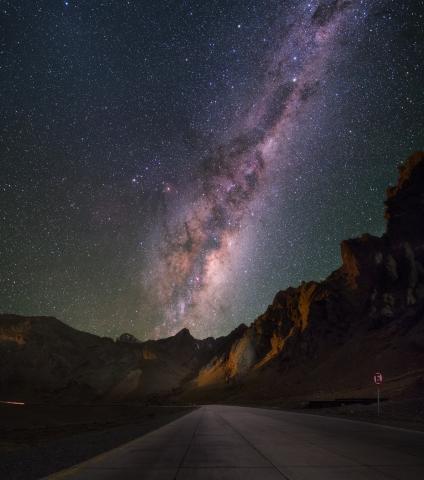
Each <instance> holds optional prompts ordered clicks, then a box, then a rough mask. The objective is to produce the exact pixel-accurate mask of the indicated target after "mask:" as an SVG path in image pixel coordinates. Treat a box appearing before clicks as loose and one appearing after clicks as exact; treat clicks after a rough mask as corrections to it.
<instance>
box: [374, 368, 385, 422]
mask: <svg viewBox="0 0 424 480" xmlns="http://www.w3.org/2000/svg"><path fill="white" fill-rule="evenodd" d="M374 383H375V384H376V385H377V415H378V416H380V385H382V383H383V374H382V373H381V372H375V374H374Z"/></svg>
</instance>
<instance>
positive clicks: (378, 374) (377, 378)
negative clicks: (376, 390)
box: [374, 372, 383, 385]
mask: <svg viewBox="0 0 424 480" xmlns="http://www.w3.org/2000/svg"><path fill="white" fill-rule="evenodd" d="M374 383H375V384H376V385H381V384H382V383H383V374H382V373H381V372H376V373H375V375H374Z"/></svg>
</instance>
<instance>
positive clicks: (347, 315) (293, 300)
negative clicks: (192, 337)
mask: <svg viewBox="0 0 424 480" xmlns="http://www.w3.org/2000/svg"><path fill="white" fill-rule="evenodd" d="M385 216H386V219H387V232H386V233H385V234H384V235H383V236H382V237H381V238H378V237H374V236H371V235H367V234H366V235H363V236H362V237H360V238H355V239H351V240H346V241H343V242H342V244H341V256H342V262H343V263H342V266H341V267H340V268H339V269H338V270H336V271H335V272H333V273H332V274H331V275H330V276H329V277H328V278H327V279H326V280H325V281H323V282H320V283H317V282H308V283H303V284H302V285H300V286H299V287H297V288H289V289H287V290H285V291H280V292H278V293H277V295H276V296H275V298H274V301H273V303H272V304H271V305H270V306H269V307H268V309H267V311H266V312H265V313H264V314H263V315H261V316H260V317H259V318H257V319H256V320H255V321H254V322H253V323H252V325H251V326H250V327H249V328H248V329H246V330H245V332H244V334H243V336H242V337H241V338H240V339H239V340H237V341H236V342H234V343H233V344H232V346H231V348H230V350H229V351H228V352H226V353H225V354H223V355H220V356H215V357H214V358H213V359H212V360H211V361H210V362H209V363H208V364H207V365H205V366H204V367H203V368H202V369H201V370H200V372H199V374H198V376H197V378H196V379H195V380H194V381H193V382H191V384H190V385H189V386H188V389H187V393H186V395H187V396H188V397H190V398H198V399H201V400H206V399H208V398H215V397H217V398H221V397H224V398H227V399H233V400H235V401H238V400H248V399H250V400H284V399H287V398H315V397H318V398H332V397H335V396H361V395H370V394H373V391H374V386H373V384H372V376H373V373H374V372H375V371H376V370H382V371H383V372H384V374H385V377H386V383H385V392H386V393H387V394H388V395H391V396H396V395H402V394H408V392H409V394H413V392H416V393H417V392H418V391H422V392H423V393H424V267H423V266H424V227H423V225H424V154H423V153H422V152H421V153H416V154H415V155H413V156H412V157H411V158H409V160H408V161H407V162H406V163H405V164H404V165H403V166H402V167H400V176H399V181H398V184H397V186H395V187H392V188H389V189H388V191H387V201H386V212H385Z"/></svg>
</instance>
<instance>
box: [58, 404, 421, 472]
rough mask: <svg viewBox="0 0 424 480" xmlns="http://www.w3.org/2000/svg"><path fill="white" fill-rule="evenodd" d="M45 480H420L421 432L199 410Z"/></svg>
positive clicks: (259, 412)
mask: <svg viewBox="0 0 424 480" xmlns="http://www.w3.org/2000/svg"><path fill="white" fill-rule="evenodd" d="M49 478H50V479H59V478H64V479H72V480H83V479H84V480H86V479H87V480H88V479H90V480H98V479H102V480H103V479H115V478H116V479H122V480H124V479H128V480H132V479H143V480H144V479H155V480H162V479H163V480H174V479H177V480H182V479H184V480H190V479H217V480H218V479H219V480H221V479H231V480H237V479H243V480H256V479H258V480H274V479H290V480H309V479H314V480H315V479H325V480H350V479H355V480H362V479H364V480H365V479H366V480H383V479H400V480H422V479H423V478H424V433H421V432H414V431H408V430H401V429H394V428H390V427H384V426H380V425H373V424H368V423H361V422H354V421H349V420H342V419H336V418H329V417H320V416H315V415H305V414H297V413H288V412H281V411H274V410H266V409H259V408H245V407H229V406H219V405H217V406H205V407H202V408H200V409H198V410H196V411H194V412H192V413H190V414H189V415H186V416H184V417H182V418H180V419H178V420H176V421H175V422H173V423H170V424H168V425H166V426H164V427H162V428H160V429H159V430H156V431H154V432H152V433H149V434H147V435H145V436H144V437H141V438H139V439H137V440H134V441H132V442H131V443H128V444H126V445H124V446H122V447H120V448H118V449H115V450H112V451H111V452H108V453H105V454H103V455H101V456H99V457H96V458H94V459H92V460H89V461H88V462H85V463H83V464H80V465H77V466H75V467H74V468H72V469H69V470H66V471H63V472H59V473H57V474H55V475H52V476H51V477H49Z"/></svg>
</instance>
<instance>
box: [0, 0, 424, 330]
mask: <svg viewBox="0 0 424 480" xmlns="http://www.w3.org/2000/svg"><path fill="white" fill-rule="evenodd" d="M0 19H1V20H0V35H1V45H0V99H1V111H0V152H1V153H0V159H1V174H0V311H2V312H11V313H18V314H25V315H53V316H56V317H57V318H60V319H62V320H64V321H65V322H67V323H69V324H70V325H72V326H74V327H76V328H80V329H83V330H87V331H90V332H94V333H97V334H99V335H106V336H116V335H119V334H120V333H122V332H130V333H132V334H134V335H136V336H138V337H139V338H141V339H145V338H148V337H151V338H152V337H158V336H164V335H169V334H174V333H175V332H176V331H178V330H180V329H181V328H182V327H185V326H187V327H189V328H190V330H191V331H192V333H193V334H194V335H196V336H198V337H205V336H208V335H214V336H215V335H223V334H227V333H228V332H229V331H230V330H231V329H232V328H234V327H235V326H237V325H238V324H239V323H241V322H245V323H250V322H251V321H253V320H254V319H255V317H256V316H257V315H258V314H260V313H262V312H263V311H264V309H265V308H266V306H267V305H268V304H269V303H271V302H272V299H273V297H274V295H275V293H276V292H277V291H278V290H281V289H284V288H286V287H288V286H290V285H291V286H296V285H297V284H299V283H300V282H301V281H302V280H312V279H314V280H320V279H323V278H325V277H326V276H327V275H328V274H329V273H330V272H331V271H332V270H334V269H335V268H337V267H338V265H339V264H340V255H339V243H340V241H341V240H342V239H345V238H349V237H352V236H357V235H359V234H361V233H363V232H370V233H373V234H377V235H380V234H382V232H383V231H384V227H385V225H384V219H383V201H384V197H385V189H386V187H387V185H388V184H390V183H393V182H395V180H396V177H397V171H396V167H397V165H398V164H399V163H400V162H401V161H403V160H404V159H405V158H406V157H407V156H408V155H409V154H410V153H411V152H413V151H414V150H417V149H422V148H423V147H424V129H423V123H424V122H423V120H424V113H423V112H424V94H423V86H424V82H423V79H424V74H423V63H424V38H423V22H424V3H423V2H422V1H412V0H393V1H387V0H382V1H371V0H352V1H349V0H338V1H334V0H331V1H321V0H310V1H303V0H293V1H283V0H278V1H277V0H242V1H238V0H207V1H206V0H201V1H194V0H180V1H177V0H175V1H165V0H155V1H150V0H149V1H145V0H138V1H136V0H134V1H123V0H114V1H97V0H90V1H77V0H74V1H73V0H69V1H59V0H58V1H53V0H45V1H34V0H32V1H25V0H17V1H16V0H13V1H7V0H6V1H5V0H3V1H2V2H1V11H0Z"/></svg>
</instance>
